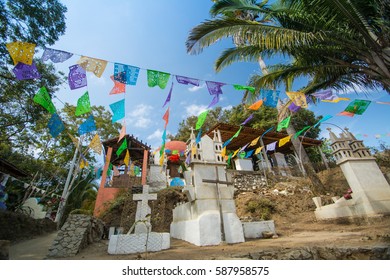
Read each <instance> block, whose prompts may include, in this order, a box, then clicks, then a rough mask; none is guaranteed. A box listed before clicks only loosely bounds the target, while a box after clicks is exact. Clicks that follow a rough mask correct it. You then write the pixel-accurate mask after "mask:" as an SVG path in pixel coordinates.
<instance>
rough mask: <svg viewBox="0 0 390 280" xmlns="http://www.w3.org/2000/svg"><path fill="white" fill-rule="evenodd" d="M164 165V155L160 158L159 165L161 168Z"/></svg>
mask: <svg viewBox="0 0 390 280" xmlns="http://www.w3.org/2000/svg"><path fill="white" fill-rule="evenodd" d="M163 164H164V154H162V155H161V156H160V165H161V166H162V165H163Z"/></svg>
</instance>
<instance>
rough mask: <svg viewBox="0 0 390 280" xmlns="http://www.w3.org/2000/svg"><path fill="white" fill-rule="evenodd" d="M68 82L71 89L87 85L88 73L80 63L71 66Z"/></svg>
mask: <svg viewBox="0 0 390 280" xmlns="http://www.w3.org/2000/svg"><path fill="white" fill-rule="evenodd" d="M68 83H69V87H70V89H71V90H74V89H78V88H82V87H85V86H87V73H86V72H85V69H84V68H82V67H81V66H80V65H78V64H76V65H72V66H70V67H69V74H68Z"/></svg>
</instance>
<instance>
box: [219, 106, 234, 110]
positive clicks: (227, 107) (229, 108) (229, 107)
mask: <svg viewBox="0 0 390 280" xmlns="http://www.w3.org/2000/svg"><path fill="white" fill-rule="evenodd" d="M232 108H233V106H232V105H228V106H226V107H222V110H231V109H232Z"/></svg>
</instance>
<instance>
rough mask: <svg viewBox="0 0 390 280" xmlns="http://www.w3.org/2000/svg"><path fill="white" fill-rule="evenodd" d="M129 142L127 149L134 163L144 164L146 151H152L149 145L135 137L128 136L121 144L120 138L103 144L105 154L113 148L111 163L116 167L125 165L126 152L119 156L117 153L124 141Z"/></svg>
mask: <svg viewBox="0 0 390 280" xmlns="http://www.w3.org/2000/svg"><path fill="white" fill-rule="evenodd" d="M125 138H126V141H127V149H128V150H129V153H130V159H131V160H132V161H134V162H142V160H143V157H144V150H148V151H150V149H151V147H150V146H148V144H147V143H143V142H142V140H138V138H137V137H134V136H133V135H129V134H126V135H125V136H124V137H123V139H121V140H120V141H119V142H118V140H119V137H115V138H111V139H108V140H106V141H104V142H103V147H104V152H105V153H106V154H107V149H108V147H112V149H113V150H112V155H111V159H110V162H111V163H112V164H114V165H121V164H123V160H124V158H125V156H126V151H124V152H122V153H121V154H120V155H119V156H117V154H116V151H117V150H118V149H119V147H120V146H121V144H122V143H123V141H124V139H125Z"/></svg>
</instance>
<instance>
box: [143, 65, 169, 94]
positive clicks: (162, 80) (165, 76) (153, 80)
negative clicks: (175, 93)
mask: <svg viewBox="0 0 390 280" xmlns="http://www.w3.org/2000/svg"><path fill="white" fill-rule="evenodd" d="M147 76H148V86H149V87H155V86H159V87H160V88H161V89H164V88H165V87H166V86H167V83H168V80H169V77H170V76H171V74H169V73H165V72H160V71H155V70H149V69H148V70H147Z"/></svg>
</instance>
